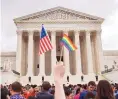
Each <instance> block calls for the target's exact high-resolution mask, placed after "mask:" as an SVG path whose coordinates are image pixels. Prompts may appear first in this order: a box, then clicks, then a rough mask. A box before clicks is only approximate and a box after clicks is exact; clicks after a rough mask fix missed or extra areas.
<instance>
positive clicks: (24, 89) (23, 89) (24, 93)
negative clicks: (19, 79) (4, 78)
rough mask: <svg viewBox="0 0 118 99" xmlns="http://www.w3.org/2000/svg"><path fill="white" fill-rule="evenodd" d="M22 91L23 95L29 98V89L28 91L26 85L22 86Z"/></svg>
mask: <svg viewBox="0 0 118 99" xmlns="http://www.w3.org/2000/svg"><path fill="white" fill-rule="evenodd" d="M22 91H23V97H24V98H27V94H28V91H27V89H26V87H22Z"/></svg>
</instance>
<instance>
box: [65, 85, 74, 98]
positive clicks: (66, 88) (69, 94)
mask: <svg viewBox="0 0 118 99" xmlns="http://www.w3.org/2000/svg"><path fill="white" fill-rule="evenodd" d="M64 92H65V96H66V99H73V94H72V91H71V90H70V89H69V88H68V87H65V88H64Z"/></svg>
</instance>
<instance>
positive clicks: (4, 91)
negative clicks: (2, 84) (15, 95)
mask: <svg viewBox="0 0 118 99" xmlns="http://www.w3.org/2000/svg"><path fill="white" fill-rule="evenodd" d="M7 95H8V93H7V90H5V88H1V99H7Z"/></svg>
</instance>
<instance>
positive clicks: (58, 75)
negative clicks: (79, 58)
mask: <svg viewBox="0 0 118 99" xmlns="http://www.w3.org/2000/svg"><path fill="white" fill-rule="evenodd" d="M64 73H65V68H64V66H63V65H56V66H55V68H54V80H55V99H66V97H65V93H64V89H63V76H64Z"/></svg>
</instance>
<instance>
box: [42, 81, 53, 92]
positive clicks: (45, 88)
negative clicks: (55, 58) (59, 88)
mask: <svg viewBox="0 0 118 99" xmlns="http://www.w3.org/2000/svg"><path fill="white" fill-rule="evenodd" d="M50 87H51V85H50V83H49V82H48V81H44V82H43V84H42V88H43V90H45V91H48V90H49V89H50Z"/></svg>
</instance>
